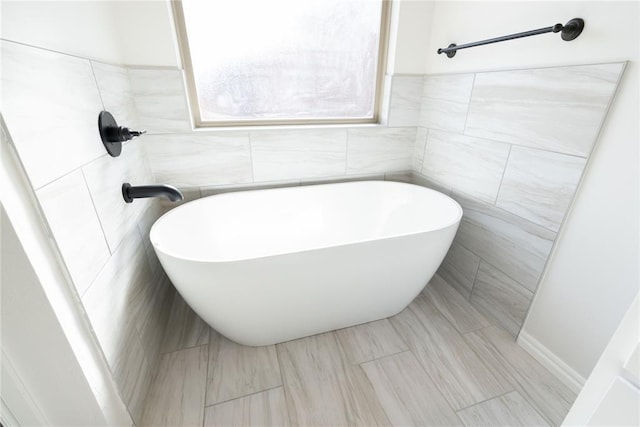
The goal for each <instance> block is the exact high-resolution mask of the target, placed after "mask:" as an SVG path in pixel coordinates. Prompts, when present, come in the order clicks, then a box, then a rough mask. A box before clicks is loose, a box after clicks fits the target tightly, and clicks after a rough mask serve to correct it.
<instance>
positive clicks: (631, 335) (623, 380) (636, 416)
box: [562, 298, 640, 426]
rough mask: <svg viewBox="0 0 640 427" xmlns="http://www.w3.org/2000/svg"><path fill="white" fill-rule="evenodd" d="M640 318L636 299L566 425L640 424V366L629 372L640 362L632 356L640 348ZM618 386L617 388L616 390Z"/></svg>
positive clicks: (568, 415)
mask: <svg viewBox="0 0 640 427" xmlns="http://www.w3.org/2000/svg"><path fill="white" fill-rule="evenodd" d="M639 318H640V299H639V298H635V300H634V301H633V303H632V304H631V308H630V309H629V311H628V312H627V313H626V315H625V316H624V318H623V320H622V322H620V326H619V327H618V328H617V329H616V331H615V333H614V334H613V337H612V338H611V340H610V341H609V344H608V345H607V347H606V349H605V350H604V352H603V353H602V356H601V357H600V359H599V360H598V363H597V364H596V366H595V368H594V369H593V371H592V372H591V375H589V379H588V380H587V382H586V384H585V385H584V388H583V389H582V391H581V392H580V394H579V395H578V397H577V399H576V401H575V403H574V404H573V406H572V407H571V410H570V411H569V413H568V414H567V417H566V418H565V419H564V421H563V423H562V425H566V426H585V425H615V426H623V425H625V426H626V425H629V426H633V425H635V426H637V425H639V424H640V410H639V408H638V403H639V398H638V393H640V389H638V387H640V383H639V381H640V376H638V370H637V365H636V367H635V369H633V368H632V369H629V368H630V367H631V366H630V365H633V363H634V362H636V363H638V359H636V360H633V358H632V357H633V356H632V354H633V352H634V350H635V351H638V350H637V349H638V348H639V347H638V340H639V338H640V326H639V322H638V319H639ZM635 357H636V358H637V357H638V355H637V354H636V355H635ZM614 384H615V385H616V387H615V388H614V387H612V386H613V385H614ZM620 385H623V387H620ZM625 386H626V387H625ZM619 390H623V391H625V393H622V396H620V395H618V393H616V391H619Z"/></svg>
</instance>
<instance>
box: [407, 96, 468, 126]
mask: <svg viewBox="0 0 640 427" xmlns="http://www.w3.org/2000/svg"><path fill="white" fill-rule="evenodd" d="M468 108H469V104H467V103H460V102H451V101H445V100H442V99H431V98H422V108H421V109H420V121H419V122H418V125H419V126H422V127H425V128H429V129H435V130H441V131H447V132H455V133H460V134H461V133H462V132H463V131H464V123H465V120H466V118H467V109H468Z"/></svg>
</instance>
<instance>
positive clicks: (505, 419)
mask: <svg viewBox="0 0 640 427" xmlns="http://www.w3.org/2000/svg"><path fill="white" fill-rule="evenodd" d="M169 322H170V327H169V330H168V331H167V334H166V336H165V339H164V343H163V351H164V352H165V353H164V354H163V355H162V356H161V360H160V364H159V366H158V372H157V373H156V377H155V379H154V382H153V385H152V386H151V390H150V392H149V395H148V396H147V401H146V405H145V411H144V415H143V422H142V424H143V425H145V426H147V425H149V426H253V425H261V426H264V425H273V426H312V425H323V426H346V425H360V426H376V425H397V426H408V425H415V426H450V425H466V426H471V425H474V426H475V425H491V426H498V425H504V426H516V425H527V426H540V425H559V424H560V423H561V422H562V420H563V418H564V416H565V415H566V413H567V412H568V410H569V407H570V406H571V404H572V403H573V401H574V399H575V397H576V396H575V394H574V393H573V392H572V391H570V390H569V389H568V388H567V387H565V386H564V385H563V384H562V383H561V382H560V381H559V380H557V379H556V378H555V377H554V376H553V375H552V374H551V373H550V372H549V371H547V370H546V369H545V368H543V367H542V366H541V365H540V364H538V363H537V362H536V361H535V360H534V359H532V358H531V357H530V356H529V355H528V354H527V353H526V352H525V351H524V350H522V349H521V348H520V347H519V346H518V345H517V344H516V343H515V342H514V339H513V338H512V337H511V335H509V334H508V333H507V332H506V331H505V330H503V329H502V328H500V327H498V326H496V325H495V323H496V322H495V320H493V319H490V318H487V317H486V316H484V315H482V314H480V313H479V312H478V311H477V310H475V309H474V308H473V307H472V306H471V305H470V304H469V302H468V301H467V300H466V299H465V298H464V297H463V296H462V295H460V294H459V293H457V292H456V291H455V290H454V289H453V288H452V287H451V286H449V285H448V284H447V283H446V282H445V281H444V280H443V279H442V278H441V277H439V276H435V277H434V279H433V280H432V281H431V282H430V284H429V285H428V286H427V287H426V288H425V290H424V291H423V293H422V294H421V295H419V296H418V297H417V298H416V299H415V300H414V301H413V302H412V303H411V305H410V306H409V307H407V308H406V309H405V310H404V311H402V312H401V313H400V314H398V315H396V316H394V317H392V318H389V319H384V320H379V321H376V322H371V323H367V324H364V325H358V326H354V327H351V328H346V329H341V330H338V331H333V332H327V333H324V334H320V335H315V336H312V337H307V338H302V339H298V340H294V341H289V342H285V343H282V344H277V345H272V346H267V347H245V346H241V345H238V344H235V343H233V342H231V341H229V340H227V339H226V338H224V337H223V336H221V335H219V334H218V333H216V332H215V331H213V330H210V329H209V328H208V327H207V325H206V324H205V323H204V322H203V321H202V320H201V319H199V318H198V317H197V316H196V315H195V314H194V313H193V312H192V311H191V310H190V309H189V307H188V306H186V304H185V303H184V302H183V301H182V299H181V298H180V297H179V296H178V295H176V300H175V301H174V304H173V308H172V312H171V318H170V321H169Z"/></svg>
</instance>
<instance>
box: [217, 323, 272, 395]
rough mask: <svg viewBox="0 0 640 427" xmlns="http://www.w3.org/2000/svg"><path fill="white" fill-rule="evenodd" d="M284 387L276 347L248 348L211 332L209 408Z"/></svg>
mask: <svg viewBox="0 0 640 427" xmlns="http://www.w3.org/2000/svg"><path fill="white" fill-rule="evenodd" d="M280 385H282V378H281V376H280V368H279V366H278V356H277V354H276V348H275V346H273V345H270V346H263V347H248V346H245V345H240V344H236V343H235V342H233V341H231V340H228V339H227V338H225V337H223V336H222V335H220V334H218V333H217V332H215V331H214V330H211V338H210V343H209V374H208V376H207V402H206V404H207V406H209V405H213V404H216V403H220V402H225V401H227V400H231V399H236V398H238V397H241V396H245V395H248V394H252V393H256V392H259V391H264V390H268V389H270V388H274V387H277V386H280Z"/></svg>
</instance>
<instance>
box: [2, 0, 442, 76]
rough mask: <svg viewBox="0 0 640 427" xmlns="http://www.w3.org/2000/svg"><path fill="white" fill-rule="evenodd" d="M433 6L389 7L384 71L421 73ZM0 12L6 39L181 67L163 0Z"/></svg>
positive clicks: (54, 4)
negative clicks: (388, 54)
mask: <svg viewBox="0 0 640 427" xmlns="http://www.w3.org/2000/svg"><path fill="white" fill-rule="evenodd" d="M433 6H434V3H433V2H427V1H416V0H400V1H397V2H396V4H394V13H395V14H396V16H394V21H395V22H394V25H393V29H394V30H393V36H392V41H391V44H390V46H389V48H390V51H391V52H392V58H393V59H392V61H391V63H390V64H388V69H389V73H397V74H424V73H425V71H426V69H425V66H426V61H427V55H428V53H427V50H426V49H425V47H426V45H427V37H428V36H429V31H428V28H429V26H428V25H429V24H430V22H431V17H432V13H433ZM0 10H1V12H2V25H1V27H0V31H1V36H2V38H4V39H6V40H11V41H16V42H20V43H25V44H29V45H32V46H36V47H41V48H45V49H50V50H55V51H58V52H63V53H68V54H71V55H77V56H80V57H83V58H88V59H94V60H97V61H102V62H107V63H111V64H118V65H133V66H135V65H138V66H167V67H179V66H180V59H179V53H178V49H177V45H176V43H175V34H174V29H173V24H172V15H171V6H170V4H169V1H168V0H136V1H127V0H117V1H115V0H111V1H94V0H92V1H55V0H53V1H51V0H50V1H24V0H21V1H16V0H2V3H1V9H0ZM62 29H64V31H62ZM396 29H397V30H396Z"/></svg>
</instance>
